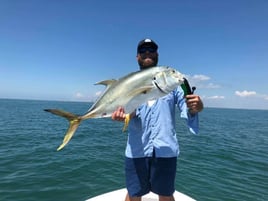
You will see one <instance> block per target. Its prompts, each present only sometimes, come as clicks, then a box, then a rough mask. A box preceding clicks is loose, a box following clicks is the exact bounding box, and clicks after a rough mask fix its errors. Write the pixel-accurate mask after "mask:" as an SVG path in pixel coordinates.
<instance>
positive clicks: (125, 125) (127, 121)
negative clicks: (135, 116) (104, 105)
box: [123, 114, 131, 132]
mask: <svg viewBox="0 0 268 201" xmlns="http://www.w3.org/2000/svg"><path fill="white" fill-rule="evenodd" d="M130 118H131V117H130V114H126V117H125V123H124V127H123V132H125V131H126V130H127V127H128V124H129V121H130Z"/></svg>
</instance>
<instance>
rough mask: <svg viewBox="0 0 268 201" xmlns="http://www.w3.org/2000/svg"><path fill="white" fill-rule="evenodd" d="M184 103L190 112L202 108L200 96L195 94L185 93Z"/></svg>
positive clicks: (192, 112)
mask: <svg viewBox="0 0 268 201" xmlns="http://www.w3.org/2000/svg"><path fill="white" fill-rule="evenodd" d="M185 98H186V104H187V107H188V108H189V112H190V113H191V114H195V113H197V112H201V111H202V110H203V108H204V106H203V102H202V100H201V98H200V97H199V96H198V95H196V94H191V95H187V96H186V97H185Z"/></svg>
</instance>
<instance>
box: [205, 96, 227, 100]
mask: <svg viewBox="0 0 268 201" xmlns="http://www.w3.org/2000/svg"><path fill="white" fill-rule="evenodd" d="M207 99H214V100H217V99H225V97H224V96H210V97H207Z"/></svg>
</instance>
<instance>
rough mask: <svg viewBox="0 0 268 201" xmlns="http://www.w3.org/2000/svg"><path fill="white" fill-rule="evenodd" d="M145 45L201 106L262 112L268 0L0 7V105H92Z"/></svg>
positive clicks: (27, 0) (91, 1)
mask: <svg viewBox="0 0 268 201" xmlns="http://www.w3.org/2000/svg"><path fill="white" fill-rule="evenodd" d="M144 38H151V39H153V40H154V41H155V42H156V43H157V44H158V46H159V49H158V52H159V62H158V64H159V65H167V66H171V67H173V68H175V69H177V70H178V71H180V72H181V73H183V74H185V75H186V77H187V78H188V79H189V82H190V84H191V85H192V86H196V88H197V90H196V91H195V93H196V94H198V95H199V96H200V97H201V98H202V100H203V102H204V105H205V107H220V108H245V109H266V110H267V109H268V79H267V77H268V1H266V0H256V1H253V0H225V1H219V0H202V1H200V0H187V1H181V0H166V1H161V0H147V1H145V0H135V1H133V0H124V1H122V0H113V1H105V0H87V1H86V0H64V1H62V0H38V1H36V0H23V1H21V0H0V98H11V99H13V98H14V99H34V100H60V101H88V102H91V101H94V100H95V99H96V97H97V96H98V95H99V94H100V92H101V91H103V90H104V86H99V85H94V84H95V83H96V82H98V81H101V80H106V79H112V78H120V77H122V76H125V75H127V74H128V73H130V72H133V71H136V70H138V69H139V67H138V64H137V61H136V48H137V44H138V42H139V41H140V40H142V39H144Z"/></svg>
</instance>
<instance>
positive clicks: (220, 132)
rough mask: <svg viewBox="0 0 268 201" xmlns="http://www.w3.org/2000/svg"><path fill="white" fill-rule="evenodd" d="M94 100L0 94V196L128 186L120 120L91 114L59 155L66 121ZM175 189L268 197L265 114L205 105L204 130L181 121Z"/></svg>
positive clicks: (237, 199) (72, 194)
mask: <svg viewBox="0 0 268 201" xmlns="http://www.w3.org/2000/svg"><path fill="white" fill-rule="evenodd" d="M89 106H90V104H89V103H79V102H57V101H30V100H7V99H0V137H1V140H0V200H1V201H6V200H8V201H9V200H10V201H11V200H12V201H32V200H34V201H35V200H39V201H42V200H43V201H56V200H60V201H83V200H85V199H87V198H90V197H93V196H96V195H98V194H101V193H105V192H108V191H111V190H116V189H119V188H123V187H124V183H125V182H124V166H123V161H124V149H125V143H126V139H127V135H126V133H122V131H121V130H122V126H123V124H122V123H121V122H115V121H112V120H111V119H109V118H108V119H90V120H87V121H85V122H83V123H82V124H81V126H80V127H79V129H78V130H77V132H76V134H75V136H74V137H73V139H72V140H71V141H70V143H69V144H68V145H67V146H66V147H65V148H64V149H63V150H62V151H59V152H57V151H56V148H57V147H58V146H59V145H60V144H61V142H62V139H63V136H64V133H65V131H66V129H67V127H68V125H67V124H68V123H67V121H66V120H64V119H62V118H60V117H57V116H54V115H52V114H50V113H46V112H44V111H43V109H45V108H61V109H65V110H67V111H70V112H74V113H78V114H83V113H85V112H86V111H87V110H88V109H89ZM177 133H178V139H179V141H180V151H181V152H180V156H179V159H178V169H177V177H176V189H177V190H178V191H180V192H182V193H185V194H187V195H189V196H191V197H193V198H194V199H196V200H201V201H202V200H204V201H217V200H219V201H221V200H226V201H241V200H243V201H252V200H255V201H256V200H257V201H267V200H268V111H267V110H243V109H218V108H205V110H204V111H203V112H202V113H200V134H199V135H193V134H190V133H189V132H188V131H187V128H186V125H185V122H184V120H182V119H179V118H178V122H177Z"/></svg>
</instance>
